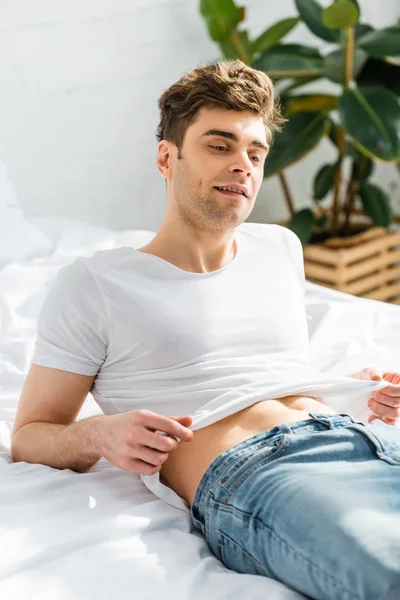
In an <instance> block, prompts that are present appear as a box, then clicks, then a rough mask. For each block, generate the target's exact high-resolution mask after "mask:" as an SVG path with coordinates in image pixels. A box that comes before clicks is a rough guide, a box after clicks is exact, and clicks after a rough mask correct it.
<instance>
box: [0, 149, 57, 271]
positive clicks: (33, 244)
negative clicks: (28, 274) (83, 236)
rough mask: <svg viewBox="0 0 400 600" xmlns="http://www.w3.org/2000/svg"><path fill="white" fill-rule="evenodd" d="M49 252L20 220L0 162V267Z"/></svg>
mask: <svg viewBox="0 0 400 600" xmlns="http://www.w3.org/2000/svg"><path fill="white" fill-rule="evenodd" d="M52 250H53V244H52V243H51V241H50V240H49V239H48V238H47V237H46V236H45V235H44V234H43V233H42V232H41V231H40V229H38V228H37V227H36V226H35V225H33V224H32V223H30V222H29V221H28V220H27V219H25V218H24V215H23V212H22V210H21V208H20V206H19V204H18V200H17V195H16V193H15V189H14V187H13V186H12V184H11V182H10V181H8V179H7V169H6V165H5V164H4V163H3V162H2V161H1V160H0V267H1V266H4V265H5V264H8V263H10V262H18V261H21V260H26V259H30V258H33V257H36V256H44V255H47V254H48V253H49V252H51V251H52Z"/></svg>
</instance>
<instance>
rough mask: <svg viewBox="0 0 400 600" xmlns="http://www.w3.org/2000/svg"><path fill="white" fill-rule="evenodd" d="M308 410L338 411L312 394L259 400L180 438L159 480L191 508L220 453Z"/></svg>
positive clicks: (300, 417)
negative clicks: (192, 435) (187, 439)
mask: <svg viewBox="0 0 400 600" xmlns="http://www.w3.org/2000/svg"><path fill="white" fill-rule="evenodd" d="M309 412H319V413H329V414H337V413H336V411H334V410H333V409H332V408H330V407H329V406H326V405H325V404H323V402H322V399H321V398H311V397H309V396H285V397H283V398H278V399H276V400H261V401H260V402H256V403H255V404H252V405H251V406H249V407H247V408H244V409H243V410H240V411H238V412H236V413H234V414H233V415H229V416H228V417H225V418H224V419H221V420H220V421H217V422H216V423H212V424H211V425H208V426H207V427H203V428H202V429H198V430H197V431H194V432H193V433H194V437H193V439H192V441H191V442H184V441H181V442H180V443H179V445H178V447H177V448H176V449H175V450H173V451H172V452H170V454H169V457H168V458H167V460H166V461H165V462H164V463H163V465H162V467H161V470H160V472H159V473H160V480H161V481H162V482H163V480H164V483H167V484H168V485H169V486H170V487H171V488H172V489H173V490H174V491H175V492H176V493H177V494H178V495H179V496H181V497H182V498H184V499H185V500H186V502H187V503H188V504H189V506H190V507H192V505H193V501H194V497H195V494H196V490H197V488H198V486H199V483H200V480H201V478H202V477H203V475H204V473H205V472H206V471H207V469H208V467H209V466H210V464H211V463H212V462H213V460H214V459H215V458H217V456H219V455H220V454H222V452H224V451H225V450H228V449H229V448H232V446H235V445H236V444H239V443H240V442H243V441H244V440H247V439H249V438H250V437H253V436H254V435H257V433H260V432H261V431H265V430H267V429H272V428H273V427H275V425H279V424H280V423H290V422H293V421H302V420H304V419H309V418H310V415H309Z"/></svg>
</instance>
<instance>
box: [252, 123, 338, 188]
mask: <svg viewBox="0 0 400 600" xmlns="http://www.w3.org/2000/svg"><path fill="white" fill-rule="evenodd" d="M328 128H329V122H328V121H327V119H326V116H325V114H324V113H323V112H322V111H318V112H304V113H296V114H295V115H293V116H292V117H291V118H290V120H289V121H288V122H287V123H286V124H285V126H284V127H283V129H282V131H281V132H279V133H277V134H275V139H274V143H273V144H272V147H271V150H270V152H269V154H268V156H267V159H266V161H265V163H264V177H271V176H272V175H275V174H276V173H278V172H279V171H282V170H283V169H286V168H287V167H289V166H290V165H292V164H294V163H295V162H297V161H298V160H300V159H301V158H303V156H305V155H306V154H308V152H310V151H311V150H312V149H313V148H315V146H316V145H317V144H318V143H319V141H320V140H321V138H322V136H323V135H326V134H327V132H328Z"/></svg>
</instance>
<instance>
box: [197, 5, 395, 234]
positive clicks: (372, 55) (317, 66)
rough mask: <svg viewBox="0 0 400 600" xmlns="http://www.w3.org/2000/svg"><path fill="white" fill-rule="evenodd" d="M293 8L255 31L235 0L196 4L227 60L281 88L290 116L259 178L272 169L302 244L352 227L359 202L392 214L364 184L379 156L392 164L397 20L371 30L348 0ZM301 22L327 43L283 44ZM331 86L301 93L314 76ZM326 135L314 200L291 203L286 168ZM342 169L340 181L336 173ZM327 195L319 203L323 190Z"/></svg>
mask: <svg viewBox="0 0 400 600" xmlns="http://www.w3.org/2000/svg"><path fill="white" fill-rule="evenodd" d="M294 4H295V6H296V8H297V11H298V13H299V14H298V16H295V17H291V18H287V19H284V20H282V21H279V22H278V23H275V24H274V25H272V27H269V28H268V29H267V30H266V31H264V32H263V33H262V34H261V35H260V36H258V37H257V38H256V39H254V40H251V39H250V37H249V34H248V31H246V30H245V29H240V28H239V27H240V25H241V23H242V22H243V21H244V19H245V14H246V10H245V7H238V6H236V4H235V3H234V0H200V12H201V14H202V16H203V18H204V20H205V22H206V24H207V28H208V32H209V35H210V37H211V39H212V40H214V41H215V42H217V43H218V44H219V46H220V49H221V51H222V54H223V57H224V58H225V59H231V58H240V59H241V60H242V61H243V62H245V63H246V64H248V65H250V66H252V67H254V68H257V69H260V70H262V71H265V72H266V73H267V74H268V75H269V76H270V77H271V79H272V80H273V81H274V84H275V85H276V88H277V90H278V92H279V95H280V100H281V104H282V111H283V115H284V116H285V117H286V118H287V119H288V120H287V122H286V124H285V125H284V127H283V130H282V131H281V132H280V133H277V134H276V135H275V140H274V143H273V145H272V148H271V151H270V153H269V156H268V158H267V160H266V162H265V168H264V177H265V178H267V177H271V176H273V175H277V176H278V177H279V179H280V182H281V185H282V189H283V193H284V197H285V200H286V202H287V206H288V209H289V212H290V215H291V220H290V223H289V227H290V228H291V229H293V230H294V231H295V232H296V233H297V235H298V236H299V238H300V240H301V241H302V243H303V244H305V243H307V242H311V243H312V242H313V241H317V240H318V239H321V235H322V239H325V238H326V237H332V236H337V235H339V236H347V235H350V234H351V232H352V228H351V217H352V215H353V214H354V212H355V211H356V210H357V205H358V206H359V207H360V208H361V209H362V210H363V211H364V213H365V214H366V215H367V216H368V217H369V218H370V219H371V220H372V222H373V224H377V225H380V226H383V227H388V226H389V225H390V223H391V222H392V221H393V212H392V209H391V205H390V199H389V198H388V196H387V194H386V193H385V192H384V190H383V189H382V188H380V187H379V186H377V185H374V184H372V183H370V182H369V177H370V176H371V174H372V172H373V168H374V163H375V162H377V161H385V162H393V163H394V164H397V167H399V164H400V103H399V95H400V27H399V26H397V25H396V26H392V27H386V28H385V29H380V30H375V29H374V28H373V27H372V26H371V25H367V24H365V23H361V22H360V7H359V5H358V3H357V1H356V0H335V1H334V2H333V3H332V4H331V5H330V6H328V7H327V8H323V7H322V6H320V5H319V4H318V2H316V0H294ZM300 21H302V22H303V23H304V24H305V25H306V26H307V27H308V29H310V30H311V32H312V33H313V34H314V35H315V36H317V37H318V38H322V39H323V40H325V42H328V43H329V44H331V45H333V47H330V48H329V50H328V51H327V53H325V54H322V53H321V52H320V50H318V49H317V48H316V47H312V46H306V45H303V44H293V43H291V44H285V43H283V42H282V39H283V38H284V37H285V35H286V34H288V33H289V32H290V31H292V29H293V28H294V27H295V26H296V25H297V24H298V23H299V22H300ZM324 79H325V80H326V79H327V80H329V81H330V82H333V83H334V84H336V87H337V93H336V94H327V93H317V92H314V91H313V92H308V93H299V89H300V88H301V87H302V86H305V85H307V84H312V85H313V86H314V82H316V81H318V80H324ZM324 136H329V139H330V140H331V142H332V144H334V146H335V147H336V151H337V158H336V160H335V161H333V162H332V163H330V164H323V165H319V168H318V171H317V173H316V174H315V177H314V181H313V197H312V202H313V204H312V208H304V209H302V210H300V211H297V212H296V211H295V208H294V204H293V200H292V196H291V192H290V190H289V186H288V182H287V179H286V174H285V169H287V168H288V167H290V166H291V165H293V164H294V163H296V162H297V161H299V160H301V159H302V158H303V157H304V156H305V155H306V154H308V153H309V152H310V151H311V150H313V149H314V148H315V147H316V146H317V145H318V144H319V143H320V141H321V139H322V138H323V137H324ZM346 171H347V172H348V173H349V175H348V177H347V185H343V184H344V183H346V181H345V177H344V174H345V172H346ZM329 192H332V193H333V201H332V202H330V201H329V204H328V205H327V202H326V201H327V196H328V194H329Z"/></svg>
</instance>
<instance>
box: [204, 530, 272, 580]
mask: <svg viewBox="0 0 400 600" xmlns="http://www.w3.org/2000/svg"><path fill="white" fill-rule="evenodd" d="M216 536H217V540H218V541H219V542H220V545H221V547H220V551H221V555H222V554H223V552H222V549H223V542H222V543H221V538H222V539H223V540H226V541H227V542H228V543H230V544H232V545H233V546H236V547H237V548H239V550H240V551H241V552H243V554H245V555H246V556H247V557H248V558H249V559H250V560H251V562H252V563H254V564H255V566H256V567H257V569H258V570H259V571H260V572H261V573H262V574H263V575H264V577H267V575H266V574H265V569H264V568H263V566H262V565H260V563H259V562H258V560H256V559H255V558H254V556H252V555H251V554H250V553H249V552H247V550H245V549H244V548H243V547H242V546H241V545H240V544H239V543H238V542H235V541H234V540H233V539H232V538H230V537H229V535H226V534H225V533H222V531H217V532H216Z"/></svg>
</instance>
